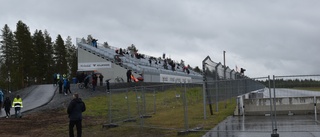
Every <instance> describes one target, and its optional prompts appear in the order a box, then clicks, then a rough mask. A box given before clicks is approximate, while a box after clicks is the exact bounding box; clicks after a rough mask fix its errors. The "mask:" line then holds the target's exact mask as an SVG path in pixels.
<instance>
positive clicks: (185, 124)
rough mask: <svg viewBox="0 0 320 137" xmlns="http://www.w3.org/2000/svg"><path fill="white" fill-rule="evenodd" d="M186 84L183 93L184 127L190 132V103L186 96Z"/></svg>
mask: <svg viewBox="0 0 320 137" xmlns="http://www.w3.org/2000/svg"><path fill="white" fill-rule="evenodd" d="M186 90H187V88H186V83H184V93H183V106H184V107H183V108H184V127H185V130H186V131H188V130H189V125H188V103H187V96H186V93H187V92H186Z"/></svg>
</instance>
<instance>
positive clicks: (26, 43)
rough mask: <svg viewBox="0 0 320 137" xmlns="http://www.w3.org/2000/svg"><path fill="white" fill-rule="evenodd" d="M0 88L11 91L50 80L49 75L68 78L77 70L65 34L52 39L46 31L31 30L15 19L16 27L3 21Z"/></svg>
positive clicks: (70, 43)
mask: <svg viewBox="0 0 320 137" xmlns="http://www.w3.org/2000/svg"><path fill="white" fill-rule="evenodd" d="M0 41H1V43H0V51H1V52H0V88H2V89H4V90H7V89H9V90H12V91H15V90H17V89H21V88H24V87H27V86H28V85H30V84H46V83H53V74H54V73H60V74H66V75H67V76H69V78H71V77H73V76H75V75H76V74H75V73H76V71H77V55H76V47H75V46H74V45H73V44H72V42H71V37H70V36H68V37H67V38H66V40H65V41H64V40H63V38H62V37H61V36H60V34H59V35H58V36H57V37H56V39H55V40H54V41H53V39H52V38H51V36H50V34H49V32H47V31H46V30H44V31H42V30H35V32H33V34H31V32H30V30H29V27H28V26H27V25H26V24H25V23H23V22H22V21H18V23H17V25H16V30H15V31H14V32H12V31H11V29H10V28H9V26H8V25H7V24H5V25H4V27H3V29H2V34H1V39H0Z"/></svg>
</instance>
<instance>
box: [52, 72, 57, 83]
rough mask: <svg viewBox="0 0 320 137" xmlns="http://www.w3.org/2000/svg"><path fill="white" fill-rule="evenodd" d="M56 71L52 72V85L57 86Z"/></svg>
mask: <svg viewBox="0 0 320 137" xmlns="http://www.w3.org/2000/svg"><path fill="white" fill-rule="evenodd" d="M57 82H58V81H57V73H54V74H53V86H57Z"/></svg>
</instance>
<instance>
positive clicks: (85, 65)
mask: <svg viewBox="0 0 320 137" xmlns="http://www.w3.org/2000/svg"><path fill="white" fill-rule="evenodd" d="M102 68H111V62H89V63H78V69H80V70H81V69H82V70H92V69H102Z"/></svg>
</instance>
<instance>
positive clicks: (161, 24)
mask: <svg viewBox="0 0 320 137" xmlns="http://www.w3.org/2000/svg"><path fill="white" fill-rule="evenodd" d="M319 7H320V1H319V0H219V1H218V0H0V27H1V29H3V27H4V25H5V24H8V25H9V27H10V29H11V30H12V31H15V30H16V23H17V22H18V21H19V20H22V21H23V22H24V23H25V24H27V25H28V26H29V28H30V31H31V33H32V34H33V33H34V31H35V29H40V30H45V29H46V30H47V31H48V32H49V33H50V35H51V37H52V38H53V40H55V39H56V37H57V35H58V34H61V36H62V37H63V38H64V39H66V37H67V36H71V37H72V39H73V44H75V39H76V38H77V37H79V38H82V37H85V38H86V37H87V35H88V34H91V35H92V36H93V37H94V38H97V39H98V42H99V43H103V42H105V41H107V42H108V43H109V44H110V45H112V46H115V47H119V48H126V47H128V46H130V45H131V44H135V45H136V47H137V48H138V49H139V52H140V53H144V54H147V55H152V56H155V57H160V56H162V54H163V53H166V55H167V56H168V57H171V58H172V59H174V60H177V61H180V60H181V59H183V60H184V61H185V63H186V64H190V65H191V66H192V67H195V66H199V67H200V68H202V60H203V59H204V58H205V57H206V56H208V55H209V56H210V57H211V59H212V60H213V61H215V62H223V51H226V65H227V66H229V67H230V68H231V69H235V66H236V65H237V66H238V67H239V68H240V67H243V68H245V69H246V70H247V71H246V75H247V76H249V77H261V76H267V75H299V74H319V70H320V68H319V67H320V58H319V53H320V46H319V44H320V8H319Z"/></svg>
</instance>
